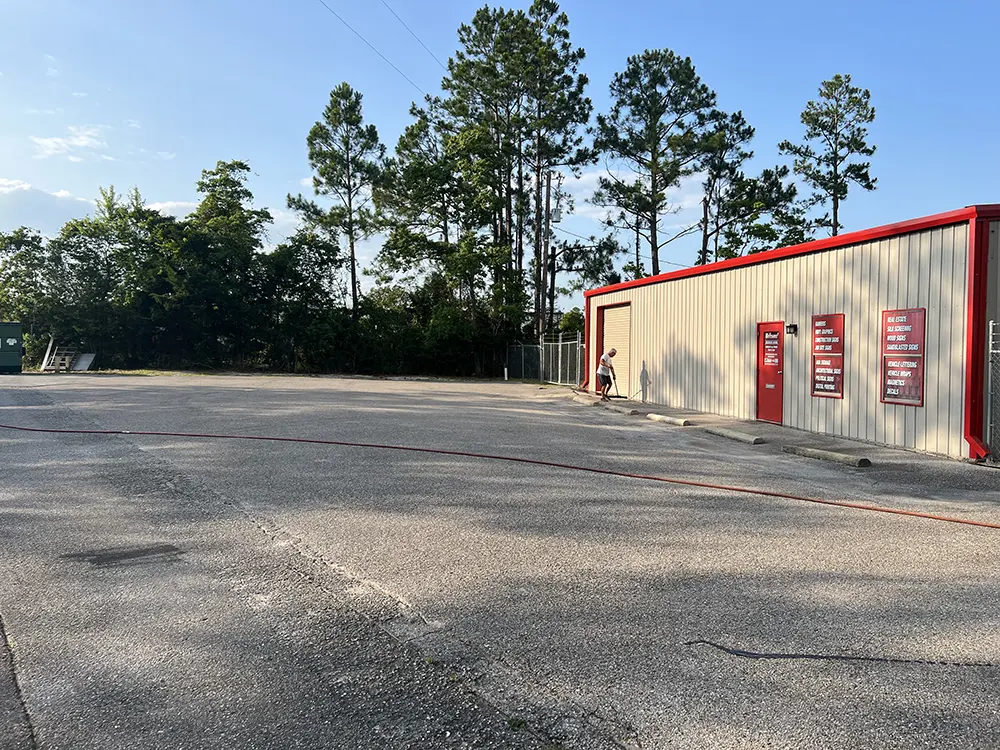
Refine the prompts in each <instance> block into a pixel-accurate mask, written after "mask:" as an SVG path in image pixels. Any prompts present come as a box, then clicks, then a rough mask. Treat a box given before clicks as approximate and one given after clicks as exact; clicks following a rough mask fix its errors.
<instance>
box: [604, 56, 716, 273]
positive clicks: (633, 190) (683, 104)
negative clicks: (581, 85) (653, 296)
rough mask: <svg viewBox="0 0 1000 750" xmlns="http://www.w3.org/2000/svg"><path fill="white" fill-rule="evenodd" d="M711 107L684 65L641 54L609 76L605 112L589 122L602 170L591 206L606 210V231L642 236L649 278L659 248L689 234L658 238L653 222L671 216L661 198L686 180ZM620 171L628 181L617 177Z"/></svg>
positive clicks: (707, 93) (710, 96)
mask: <svg viewBox="0 0 1000 750" xmlns="http://www.w3.org/2000/svg"><path fill="white" fill-rule="evenodd" d="M714 106H715V94H714V93H713V92H712V90H711V89H709V88H708V86H706V85H705V84H704V83H702V81H701V79H700V78H699V77H698V75H697V73H696V72H695V68H694V64H693V63H692V62H691V59H690V58H682V57H679V56H678V55H676V54H675V53H673V52H672V51H670V50H666V49H664V50H647V51H646V52H644V53H643V54H641V55H634V56H632V57H630V58H629V59H628V62H627V64H626V67H625V70H624V72H621V73H616V74H615V77H614V80H613V81H612V83H611V109H610V110H609V111H608V112H607V113H606V114H599V115H598V116H597V126H596V129H595V134H594V145H595V147H596V148H597V149H598V150H600V151H601V152H602V153H604V154H606V156H607V158H608V160H609V162H610V165H609V170H608V175H607V176H606V177H602V178H601V180H600V184H599V189H598V190H597V192H596V193H595V195H594V198H593V202H594V203H595V204H596V205H599V206H605V207H608V208H610V209H611V214H610V215H609V217H608V222H607V223H608V226H609V227H616V228H619V229H628V230H629V231H630V232H633V233H634V232H639V233H640V234H641V235H642V236H643V237H645V239H646V241H647V242H649V247H650V254H651V257H652V262H653V268H652V270H653V274H654V275H656V274H659V273H660V251H661V250H662V249H663V247H664V246H665V245H667V244H668V243H670V242H673V241H674V240H676V239H678V238H680V237H682V236H684V235H686V234H690V233H691V232H693V231H695V230H696V229H697V225H695V226H693V227H688V228H686V229H684V230H682V231H681V232H678V233H676V234H674V235H673V236H667V237H665V236H664V235H663V234H661V232H660V222H661V220H662V218H663V216H664V215H665V214H668V213H670V212H671V208H670V203H669V200H668V191H669V190H670V189H671V188H674V187H676V186H677V185H678V184H679V183H680V181H681V179H682V178H684V177H686V176H688V175H691V174H693V173H694V171H695V167H696V165H697V162H698V160H699V159H700V158H701V157H702V155H703V153H704V142H705V135H706V131H707V130H708V129H709V127H710V117H709V116H710V114H711V112H712V108H713V107H714ZM611 167H618V168H611ZM623 169H624V170H626V172H627V173H630V174H631V175H632V176H631V177H629V176H627V174H626V175H623V174H622V173H621V172H622V170H623Z"/></svg>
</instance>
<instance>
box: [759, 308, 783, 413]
mask: <svg viewBox="0 0 1000 750" xmlns="http://www.w3.org/2000/svg"><path fill="white" fill-rule="evenodd" d="M784 369H785V324H784V323H783V322H778V323H758V324H757V419H759V420H761V421H762V422H774V423H775V424H781V417H782V413H781V404H782V401H783V399H784V392H785V388H784V381H783V378H784V375H782V373H783V372H784Z"/></svg>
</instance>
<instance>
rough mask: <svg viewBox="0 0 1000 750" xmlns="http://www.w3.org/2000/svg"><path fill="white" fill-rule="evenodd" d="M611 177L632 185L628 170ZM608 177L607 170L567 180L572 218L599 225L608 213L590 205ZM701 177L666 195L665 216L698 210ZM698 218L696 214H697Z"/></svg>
mask: <svg viewBox="0 0 1000 750" xmlns="http://www.w3.org/2000/svg"><path fill="white" fill-rule="evenodd" d="M613 174H614V176H615V177H617V178H618V179H620V180H623V181H625V182H634V181H635V179H636V177H637V175H635V174H634V173H632V172H629V171H628V170H615V171H614V172H613ZM607 175H608V170H607V169H599V168H596V169H590V170H587V171H585V172H583V173H581V175H580V177H579V179H577V178H573V177H568V178H567V179H566V181H565V182H564V183H563V189H564V190H565V192H566V193H568V194H569V196H570V197H571V198H572V199H573V214H572V215H573V216H578V217H580V218H583V219H592V220H594V221H597V222H603V221H604V218H605V217H606V216H607V215H608V209H606V208H604V207H602V206H595V205H594V204H593V203H591V199H592V198H593V197H594V191H596V190H597V187H598V185H599V180H600V178H601V177H605V176H607ZM703 180H704V175H702V174H695V175H691V176H690V177H685V178H684V179H683V180H681V183H680V185H678V186H677V187H675V188H672V189H670V190H668V191H667V200H668V201H669V209H668V212H667V213H680V214H687V213H688V212H690V211H692V210H693V209H698V208H699V207H700V206H701V199H702V197H703V196H704V191H703V190H702V187H701V183H702V181H703ZM699 215H700V214H699Z"/></svg>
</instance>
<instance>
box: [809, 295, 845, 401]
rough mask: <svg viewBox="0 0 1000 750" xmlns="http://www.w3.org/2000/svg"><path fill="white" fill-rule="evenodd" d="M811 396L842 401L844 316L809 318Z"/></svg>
mask: <svg viewBox="0 0 1000 750" xmlns="http://www.w3.org/2000/svg"><path fill="white" fill-rule="evenodd" d="M812 395H813V396H820V397H825V398H843V397H844V315H843V313H836V314H834V315H813V316H812Z"/></svg>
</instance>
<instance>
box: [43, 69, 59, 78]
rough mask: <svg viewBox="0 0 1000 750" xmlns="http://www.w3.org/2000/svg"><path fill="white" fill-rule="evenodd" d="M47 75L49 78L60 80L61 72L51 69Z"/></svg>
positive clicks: (46, 72)
mask: <svg viewBox="0 0 1000 750" xmlns="http://www.w3.org/2000/svg"><path fill="white" fill-rule="evenodd" d="M45 75H47V76H48V77H49V78H58V77H59V71H58V70H56V69H55V68H49V69H48V70H46V71H45Z"/></svg>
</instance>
